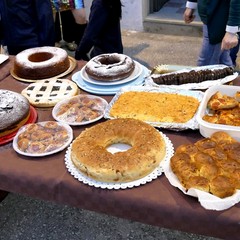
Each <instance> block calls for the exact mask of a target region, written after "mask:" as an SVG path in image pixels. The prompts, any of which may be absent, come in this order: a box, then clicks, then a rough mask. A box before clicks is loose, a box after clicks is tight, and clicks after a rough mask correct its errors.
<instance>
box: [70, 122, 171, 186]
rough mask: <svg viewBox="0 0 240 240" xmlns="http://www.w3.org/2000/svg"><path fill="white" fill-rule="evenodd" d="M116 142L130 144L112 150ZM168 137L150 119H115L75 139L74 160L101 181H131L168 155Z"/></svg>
mask: <svg viewBox="0 0 240 240" xmlns="http://www.w3.org/2000/svg"><path fill="white" fill-rule="evenodd" d="M114 143H125V144H129V145H130V146H131V148H130V149H128V150H127V151H124V152H117V153H115V154H112V153H110V152H108V151H107V150H106V149H107V147H108V146H110V145H112V144H114ZM165 153H166V146H165V141H164V139H163V138H162V136H161V135H160V134H159V132H158V131H157V130H156V129H155V128H154V127H152V126H150V125H149V124H147V123H144V122H142V121H139V120H135V119H113V120H108V121H106V122H103V123H99V124H97V125H95V126H93V127H91V128H88V129H86V130H85V131H83V132H82V133H81V134H80V135H79V136H78V137H77V138H76V139H75V140H74V142H73V144H72V151H71V160H72V162H73V163H74V165H75V166H76V167H77V169H79V170H80V171H81V172H82V173H83V174H85V175H87V176H89V177H91V178H93V179H95V180H97V181H101V182H130V181H134V180H137V179H140V178H142V177H144V176H146V175H148V174H149V173H151V172H152V171H153V170H154V169H155V168H156V167H158V166H159V164H160V162H161V161H162V160H163V158H164V157H165Z"/></svg>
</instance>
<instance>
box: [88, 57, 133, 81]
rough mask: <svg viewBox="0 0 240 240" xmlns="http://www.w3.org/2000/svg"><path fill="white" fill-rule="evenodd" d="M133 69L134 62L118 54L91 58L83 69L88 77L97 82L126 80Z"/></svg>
mask: <svg viewBox="0 0 240 240" xmlns="http://www.w3.org/2000/svg"><path fill="white" fill-rule="evenodd" d="M134 68H135V63H134V61H133V60H132V59H131V58H130V57H128V56H126V55H124V54H118V53H112V54H101V55H99V56H96V57H94V58H92V59H91V60H90V61H89V62H88V63H87V64H86V67H85V71H86V73H87V74H88V76H89V77H90V78H92V79H94V80H99V81H117V80H121V79H124V78H127V77H129V76H130V75H131V73H132V72H133V70H134Z"/></svg>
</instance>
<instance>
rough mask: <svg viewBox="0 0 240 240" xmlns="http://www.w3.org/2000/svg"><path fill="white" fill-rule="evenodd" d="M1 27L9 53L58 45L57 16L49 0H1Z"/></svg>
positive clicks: (14, 53) (13, 53)
mask: <svg viewBox="0 0 240 240" xmlns="http://www.w3.org/2000/svg"><path fill="white" fill-rule="evenodd" d="M0 15H1V28H2V31H3V32H2V33H3V42H4V45H6V46H7V47H8V51H9V54H12V55H16V54H17V53H18V52H20V51H22V50H24V49H27V48H32V47H40V46H54V19H53V13H52V7H51V3H50V1H49V0H24V1H23V0H1V1H0Z"/></svg>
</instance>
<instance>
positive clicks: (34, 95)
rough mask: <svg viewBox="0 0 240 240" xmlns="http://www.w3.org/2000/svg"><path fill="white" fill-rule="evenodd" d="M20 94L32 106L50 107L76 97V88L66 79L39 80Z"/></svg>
mask: <svg viewBox="0 0 240 240" xmlns="http://www.w3.org/2000/svg"><path fill="white" fill-rule="evenodd" d="M21 93H22V95H23V96H25V97H26V98H27V99H28V100H29V102H30V104H31V105H33V106H36V107H52V106H54V105H55V104H56V103H57V102H59V101H61V100H62V99H65V98H68V97H72V96H75V95H77V94H78V87H77V85H76V84H75V83H74V82H72V81H70V80H68V79H52V80H44V81H43V80H39V81H37V82H35V83H32V84H30V85H29V86H28V87H27V88H25V89H23V91H22V92H21Z"/></svg>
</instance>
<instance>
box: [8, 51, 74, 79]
mask: <svg viewBox="0 0 240 240" xmlns="http://www.w3.org/2000/svg"><path fill="white" fill-rule="evenodd" d="M69 66H70V61H69V58H68V54H67V52H66V51H65V50H64V49H61V48H57V47H36V48H30V49H26V50H24V51H22V52H20V53H18V54H17V55H16V58H15V61H14V66H13V72H14V73H15V74H16V75H17V76H18V77H20V78H24V79H32V80H38V79H46V78H51V77H54V76H57V75H59V74H61V73H63V72H65V71H66V70H67V69H68V68H69Z"/></svg>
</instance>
